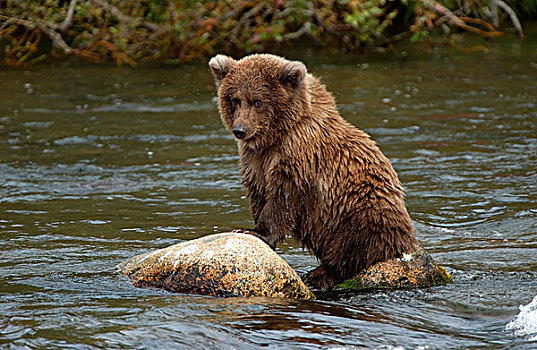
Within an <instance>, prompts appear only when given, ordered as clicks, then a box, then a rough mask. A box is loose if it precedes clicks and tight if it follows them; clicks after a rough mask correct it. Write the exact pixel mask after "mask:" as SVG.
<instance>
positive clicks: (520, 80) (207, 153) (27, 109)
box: [0, 31, 537, 350]
mask: <svg viewBox="0 0 537 350" xmlns="http://www.w3.org/2000/svg"><path fill="white" fill-rule="evenodd" d="M470 45H471V43H470ZM487 45H488V46H489V48H490V52H489V53H488V54H482V53H473V54H464V53H460V52H459V51H457V50H456V49H447V48H437V49H434V50H432V51H431V52H429V53H424V52H420V51H417V50H413V49H411V50H410V51H408V52H407V53H406V55H393V56H390V57H367V56H354V57H351V56H345V57H337V56H323V57H319V55H317V54H315V53H314V52H313V51H309V50H304V51H303V52H301V53H300V55H296V54H295V55H291V54H290V55H289V56H290V57H292V58H297V59H301V60H303V61H304V62H306V64H307V65H308V68H309V70H310V71H311V72H313V73H314V74H316V75H318V76H320V77H322V79H323V81H324V82H325V83H326V85H327V86H328V88H329V90H331V91H332V92H333V93H334V95H335V97H336V99H337V102H338V107H339V109H340V112H341V113H342V115H343V116H344V117H345V118H346V119H348V120H349V121H350V122H352V123H353V124H354V125H356V126H357V127H359V128H361V129H363V130H365V131H367V132H368V133H369V134H370V135H371V136H372V137H373V138H374V139H375V140H376V141H377V143H378V144H379V145H380V147H381V149H382V150H383V152H384V153H385V154H386V155H387V156H388V157H389V158H390V159H391V160H392V162H393V164H394V167H395V168H396V170H397V171H398V173H399V175H400V178H401V180H402V182H403V184H404V186H405V188H406V190H407V205H408V209H409V212H410V215H411V217H412V219H413V221H414V225H415V227H416V229H417V232H418V233H417V234H418V239H419V241H420V242H421V244H422V245H423V246H424V247H425V248H426V249H427V250H428V251H429V252H430V253H431V254H432V255H433V257H434V258H435V259H436V260H437V261H438V262H439V263H441V264H442V265H443V266H445V267H446V268H447V269H448V270H449V271H450V272H451V274H452V275H453V277H454V279H455V283H454V284H452V285H448V286H441V287H434V288H427V289H419V290H410V291H383V292H376V293H366V294H340V295H330V296H326V297H325V298H323V299H322V300H317V301H294V300H279V299H270V298H251V299H245V298H229V299H224V298H213V297H206V296H195V295H182V294H172V293H168V292H165V291H161V290H156V289H137V288H134V287H133V286H132V285H131V284H130V283H129V281H128V280H126V279H125V278H123V277H122V276H119V275H118V274H117V273H116V272H115V271H114V269H113V267H114V266H115V265H116V264H118V263H119V262H121V261H123V260H125V259H127V258H129V257H132V256H134V255H137V254H140V253H143V252H147V251H149V250H154V249H157V248H162V247H166V246H169V245H171V244H175V243H178V242H181V241H183V240H189V239H193V238H198V237H201V236H204V235H207V234H212V233H215V232H225V231H228V230H230V229H233V228H236V227H250V226H251V225H252V220H251V216H250V212H249V209H248V203H247V200H246V199H245V197H244V195H245V192H244V190H243V188H242V187H241V185H240V177H239V175H238V156H237V152H236V146H235V142H234V140H233V138H232V137H231V136H230V134H229V133H228V132H227V131H226V130H225V129H224V128H223V126H222V123H221V122H220V120H219V117H218V112H217V107H216V102H215V88H214V86H213V80H212V77H211V75H210V72H209V70H208V68H207V66H206V65H205V64H203V65H201V64H200V65H193V66H188V67H141V68H140V67H139V68H135V69H132V68H125V67H123V68H116V67H99V66H92V65H87V66H84V65H78V66H73V65H59V64H57V65H51V64H42V65H40V66H37V67H30V68H25V69H20V70H14V69H7V68H2V69H0V348H3V349H4V348H5V349H29V348H32V349H57V348H66V349H74V348H76V349H96V348H107V349H157V348H162V349H166V348H169V349H172V348H173V349H176V348H177V349H188V348H196V349H258V348H265V347H266V348H271V349H316V348H322V349H359V348H376V349H398V350H399V349H462V348H471V349H482V348H493V349H535V348H537V305H536V304H537V300H535V301H534V302H533V303H532V300H533V298H534V297H535V296H536V295H537V194H536V192H537V93H536V91H537V31H533V34H532V33H529V34H528V37H527V38H526V40H524V41H522V42H519V41H513V40H505V39H502V40H498V41H495V42H489V43H487ZM297 151H299V150H297ZM277 252H278V253H279V254H280V255H281V256H283V258H284V259H286V260H287V261H288V262H289V263H290V264H291V265H292V266H293V267H294V268H295V269H296V270H297V271H298V272H299V273H305V272H306V271H308V270H310V269H312V268H313V267H315V266H316V264H317V262H316V260H315V258H314V257H312V256H311V255H310V254H308V252H307V251H304V250H302V249H301V248H300V247H297V246H296V245H295V244H294V243H293V241H292V240H291V239H287V240H286V241H285V242H283V243H281V244H279V246H278V249H277Z"/></svg>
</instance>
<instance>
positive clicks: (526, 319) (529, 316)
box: [505, 295, 537, 341]
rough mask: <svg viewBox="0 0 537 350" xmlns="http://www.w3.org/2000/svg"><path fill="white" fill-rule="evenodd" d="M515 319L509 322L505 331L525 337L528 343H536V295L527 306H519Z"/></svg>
mask: <svg viewBox="0 0 537 350" xmlns="http://www.w3.org/2000/svg"><path fill="white" fill-rule="evenodd" d="M519 309H520V312H519V313H518V315H517V317H516V318H515V319H514V320H512V321H511V322H509V323H508V324H507V325H506V326H505V329H506V330H510V331H513V332H514V333H515V335H517V336H520V337H527V338H526V340H528V341H537V295H536V296H535V297H534V298H533V300H532V301H531V303H529V304H528V305H520V306H519Z"/></svg>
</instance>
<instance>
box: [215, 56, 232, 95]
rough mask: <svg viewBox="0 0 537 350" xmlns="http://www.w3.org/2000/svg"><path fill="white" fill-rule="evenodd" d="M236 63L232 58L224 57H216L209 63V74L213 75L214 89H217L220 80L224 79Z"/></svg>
mask: <svg viewBox="0 0 537 350" xmlns="http://www.w3.org/2000/svg"><path fill="white" fill-rule="evenodd" d="M235 63H237V61H235V60H234V59H233V58H231V57H229V56H224V55H216V56H214V57H213V58H211V60H210V61H209V67H211V72H212V73H213V75H214V82H215V83H216V87H217V88H219V87H220V84H221V83H222V80H223V79H224V78H225V76H226V75H227V73H229V71H230V70H231V68H233V66H234V65H235Z"/></svg>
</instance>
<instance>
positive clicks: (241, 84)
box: [209, 54, 309, 148]
mask: <svg viewBox="0 0 537 350" xmlns="http://www.w3.org/2000/svg"><path fill="white" fill-rule="evenodd" d="M209 67H210V68H211V71H212V73H213V75H214V79H215V83H216V87H217V89H218V108H219V111H220V116H221V118H222V121H223V122H224V125H225V126H226V128H227V129H228V130H230V131H231V132H232V133H233V135H235V137H236V138H237V139H238V140H240V142H244V143H245V144H246V145H247V146H249V147H253V148H259V147H267V146H268V145H270V144H272V143H274V142H278V138H279V137H280V136H281V135H283V134H285V133H286V132H287V131H288V130H290V128H292V127H293V125H294V124H295V123H296V122H297V120H299V119H300V118H301V117H302V116H303V115H304V114H305V113H307V112H306V111H307V110H308V106H309V102H308V94H307V88H306V83H305V80H306V76H307V70H306V67H305V66H304V64H303V63H301V62H297V61H288V60H286V59H284V58H281V57H278V56H274V55H269V54H256V55H250V56H246V57H244V58H242V59H241V60H234V59H232V58H231V57H228V56H224V55H217V56H215V57H213V58H212V59H211V60H210V61H209Z"/></svg>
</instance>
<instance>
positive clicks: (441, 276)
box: [333, 248, 453, 291]
mask: <svg viewBox="0 0 537 350" xmlns="http://www.w3.org/2000/svg"><path fill="white" fill-rule="evenodd" d="M448 283H453V277H451V275H450V274H449V273H448V272H447V271H446V269H445V268H443V267H442V266H440V265H438V264H437V263H436V262H435V261H434V260H433V258H432V257H431V256H430V255H429V253H427V252H426V251H425V250H424V249H423V248H418V249H416V250H415V251H413V252H410V253H409V254H403V257H402V258H400V259H391V260H388V261H385V262H381V263H378V264H375V265H373V266H371V267H370V268H368V269H367V270H365V271H362V272H360V273H359V274H358V275H356V276H355V277H353V278H351V279H348V280H346V281H344V282H343V283H340V284H338V285H336V286H334V288H333V290H356V291H359V290H375V289H402V288H423V287H431V286H436V285H443V284H448Z"/></svg>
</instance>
